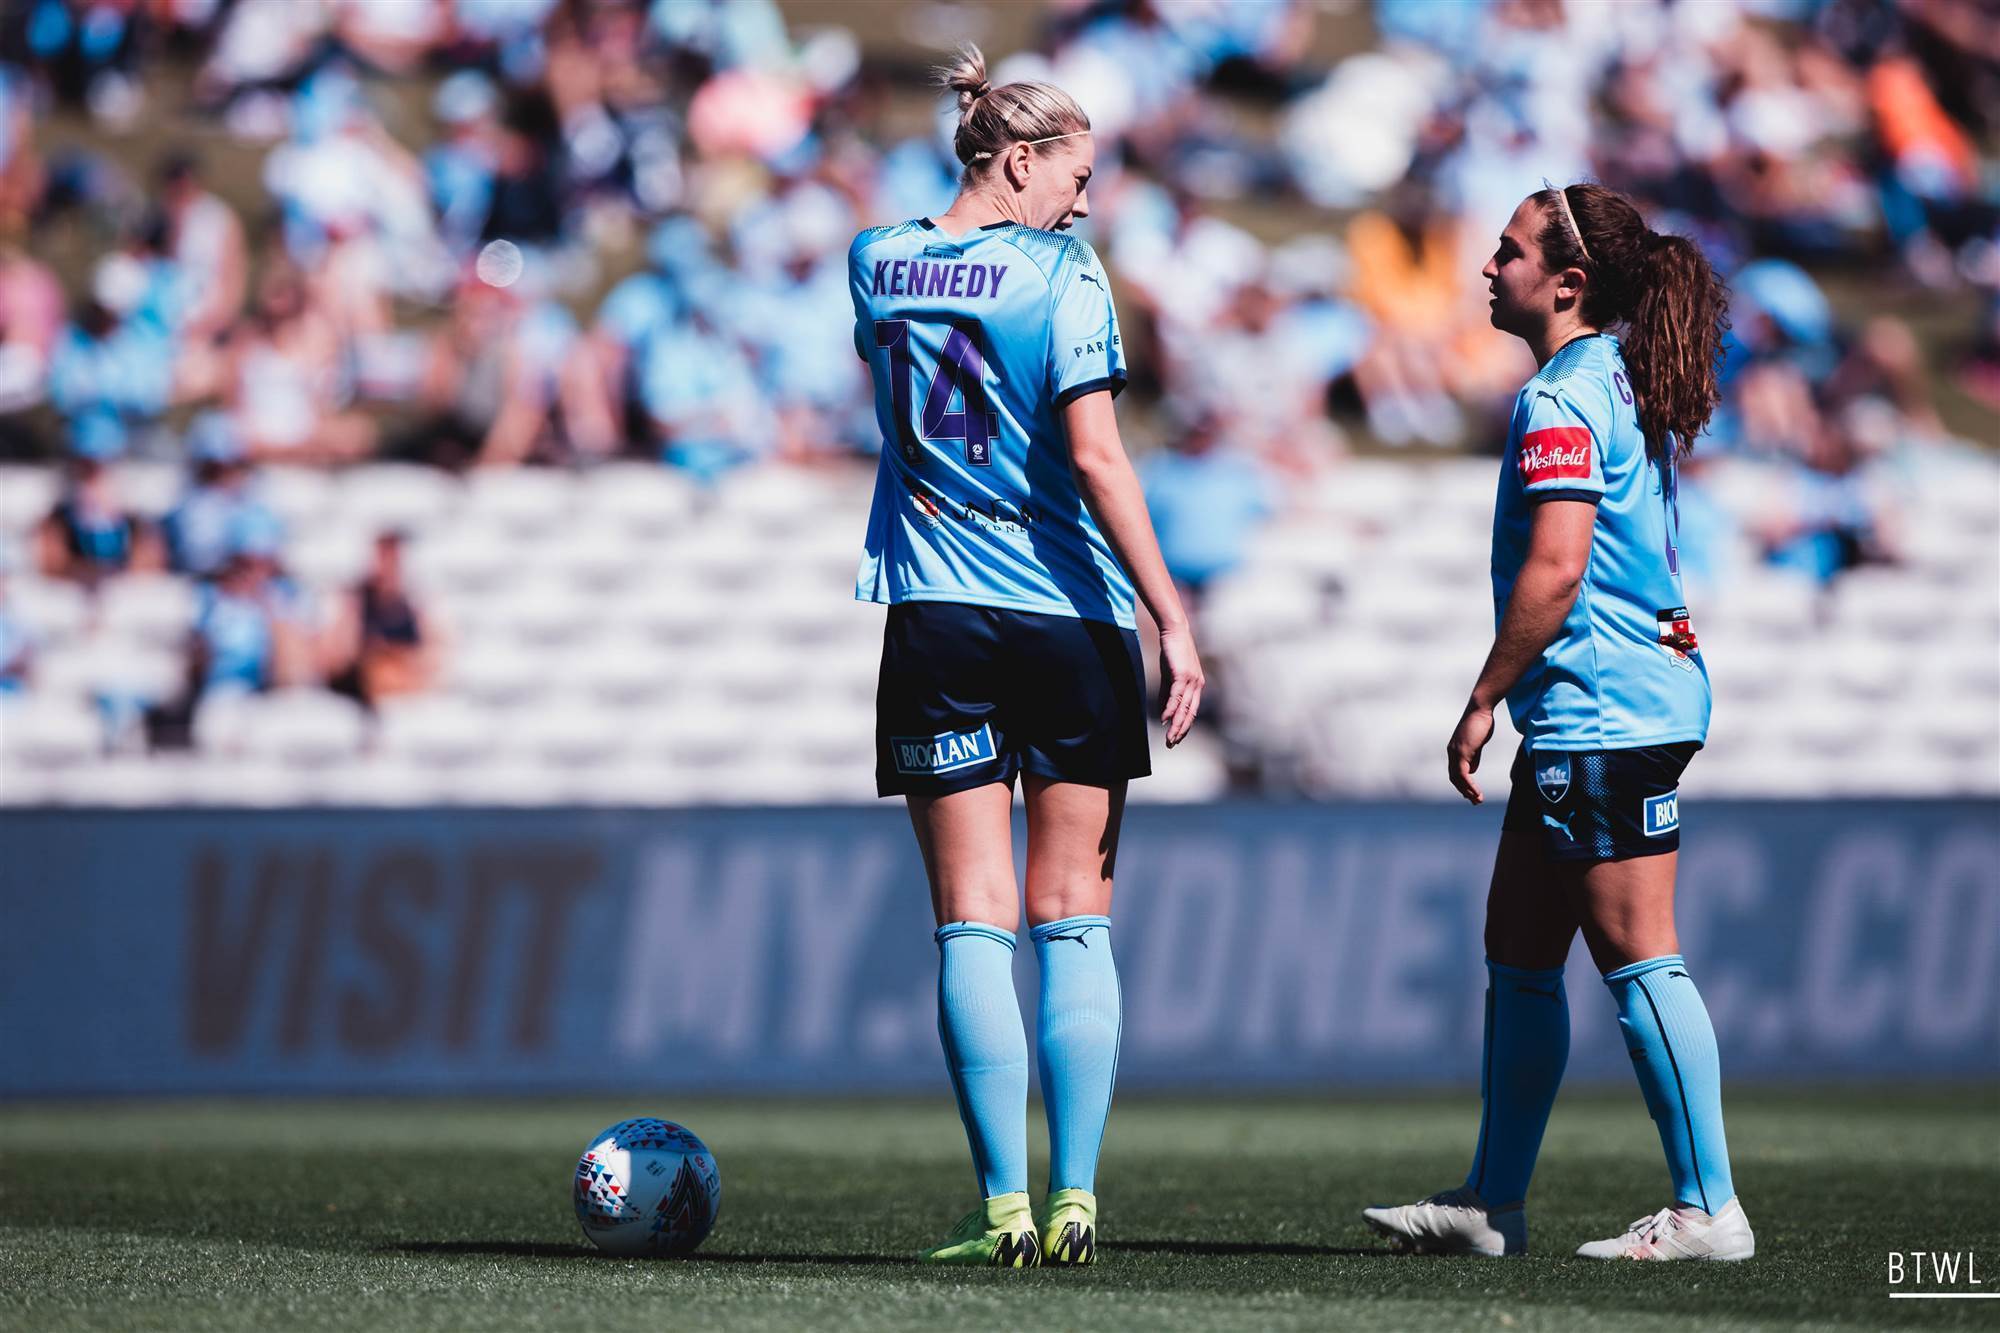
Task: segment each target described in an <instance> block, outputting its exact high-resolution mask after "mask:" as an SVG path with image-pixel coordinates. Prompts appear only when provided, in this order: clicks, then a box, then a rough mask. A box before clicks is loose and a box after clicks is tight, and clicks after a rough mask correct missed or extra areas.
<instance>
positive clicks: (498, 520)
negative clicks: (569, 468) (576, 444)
mask: <svg viewBox="0 0 2000 1333" xmlns="http://www.w3.org/2000/svg"><path fill="white" fill-rule="evenodd" d="M578 496H579V490H578V485H577V482H576V479H575V478H574V477H572V476H571V475H570V474H569V473H567V472H561V471H557V470H555V469H553V468H481V469H478V470H476V471H474V472H473V473H472V474H471V475H470V476H469V477H467V478H466V481H465V511H466V512H467V513H468V514H469V515H471V516H473V517H476V518H479V519H483V520H485V521H486V522H488V523H492V524H495V525H497V526H499V527H501V528H504V529H506V530H508V531H509V532H513V533H515V534H517V535H523V536H532V535H538V534H544V533H549V532H552V531H555V530H557V529H560V528H564V527H566V526H568V524H569V522H570V520H571V518H572V517H573V516H574V515H575V512H576V502H577V499H578Z"/></svg>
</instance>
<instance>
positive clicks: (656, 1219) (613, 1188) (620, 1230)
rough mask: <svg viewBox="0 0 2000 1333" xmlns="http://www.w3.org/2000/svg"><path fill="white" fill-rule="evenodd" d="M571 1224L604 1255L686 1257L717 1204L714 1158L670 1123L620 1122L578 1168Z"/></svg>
mask: <svg viewBox="0 0 2000 1333" xmlns="http://www.w3.org/2000/svg"><path fill="white" fill-rule="evenodd" d="M575 1198H576V1220H577V1221H579V1222H581V1223H582V1224H583V1234H584V1235H586V1236H588V1237H590V1239H591V1241H592V1243H593V1244H595V1245H596V1246H597V1248H598V1249H600V1250H603V1251H604V1252H605V1253H606V1254H629V1255H655V1254H686V1253H687V1252H688V1251H689V1250H692V1249H693V1248H694V1247H695V1246H697V1245H699V1244H701V1242H702V1239H703V1238H704V1237H706V1236H707V1235H708V1232H709V1228H710V1227H713V1226H714V1225H715V1215H716V1212H717V1211H718V1210H719V1209H720V1208H721V1206H722V1174H721V1172H720V1171H718V1170H717V1169H716V1165H715V1154H714V1153H712V1152H710V1151H709V1150H708V1145H707V1144H705V1143H703V1142H702V1141H701V1140H700V1139H698V1138H696V1137H695V1136H694V1134H693V1133H692V1132H691V1131H689V1130H687V1129H685V1128H683V1127H682V1126H680V1125H676V1124H675V1123H674V1122H673V1121H671V1120H653V1119H650V1118H641V1119H637V1120H621V1121H619V1122H618V1123H617V1124H615V1125H613V1126H611V1127H610V1128H609V1129H607V1130H605V1131H604V1132H603V1133H601V1134H596V1135H593V1136H592V1137H591V1140H590V1146H589V1147H588V1148H585V1149H584V1150H583V1156H582V1158H580V1159H579V1160H578V1161H577V1164H576V1189H575Z"/></svg>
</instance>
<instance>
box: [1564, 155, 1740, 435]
mask: <svg viewBox="0 0 2000 1333" xmlns="http://www.w3.org/2000/svg"><path fill="white" fill-rule="evenodd" d="M1561 193H1562V198H1561V199H1558V198H1557V197H1556V195H1557V192H1556V191H1555V190H1554V189H1547V190H1540V191H1537V192H1536V194H1535V196H1534V198H1535V200H1536V202H1537V203H1539V204H1540V205H1541V206H1542V210H1543V212H1544V213H1546V214H1547V215H1548V216H1547V220H1546V221H1545V222H1544V224H1543V226H1542V230H1541V233H1540V235H1539V236H1538V237H1537V239H1538V240H1539V241H1540V243H1541V247H1542V257H1543V260H1544V261H1545V262H1546V264H1547V265H1548V268H1549V270H1550V271H1551V272H1556V271H1559V270H1561V269H1565V268H1580V269H1582V270H1583V273H1584V277H1585V278H1586V280H1587V281H1586V282H1585V284H1584V289H1583V308H1582V310H1581V312H1580V313H1581V314H1582V316H1583V318H1584V321H1585V322H1586V323H1589V324H1591V325H1593V326H1595V327H1597V328H1606V327H1609V326H1611V325H1614V324H1615V325H1620V326H1622V328H1621V336H1620V344H1621V346H1622V348H1623V351H1624V354H1625V369H1626V370H1627V371H1628V372H1629V373H1630V374H1631V376H1632V393H1633V396H1634V397H1635V398H1636V399H1637V407H1638V411H1639V428H1640V429H1641V430H1642V431H1644V432H1645V435H1646V444H1647V447H1648V448H1650V449H1652V450H1654V451H1655V452H1656V453H1658V454H1660V455H1661V456H1663V457H1664V456H1669V455H1672V456H1682V455H1686V454H1687V453H1689V452H1690V451H1692V450H1693V448H1694V441H1695V437H1696V436H1697V435H1700V434H1701V432H1702V430H1703V429H1704V428H1705V427H1707V425H1708V419H1709V417H1710V416H1711V415H1712V414H1713V413H1714V411H1715V407H1716V404H1717V403H1719V402H1721V401H1722V389H1721V385H1720V384H1719V382H1718V380H1717V372H1718V370H1719V369H1720V367H1721V363H1722V334H1723V331H1724V330H1725V329H1727V328H1728V327H1729V289H1728V288H1727V287H1725V286H1724V285H1723V283H1722V280H1721V279H1720V278H1718V277H1717V276H1716V274H1715V270H1714V269H1713V268H1712V267H1710V266H1709V262H1708V257H1707V256H1706V255H1704V254H1702V252H1701V247H1699V246H1697V245H1696V244H1695V243H1694V242H1693V241H1690V240H1688V239H1687V238H1686V237H1684V236H1668V235H1662V234H1661V233H1659V232H1656V231H1654V230H1652V229H1651V228H1650V227H1648V226H1647V225H1646V222H1645V219H1644V218H1642V217H1640V216H1639V210H1638V209H1637V208H1636V207H1634V206H1633V203H1632V201H1631V200H1630V199H1628V198H1626V197H1625V196H1624V195H1622V194H1619V193H1618V192H1617V191H1616V190H1610V189H1606V188H1605V187H1604V186H1602V185H1571V186H1569V187H1567V188H1566V189H1564V190H1563V191H1562V192H1561ZM1565 203H1567V204H1568V206H1569V209H1568V212H1569V216H1567V217H1566V216H1565V215H1564V209H1563V205H1564V204H1565ZM1571 218H1574V219H1575V229H1574V231H1572V229H1571V222H1570V219H1571Z"/></svg>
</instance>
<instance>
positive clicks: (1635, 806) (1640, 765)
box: [1500, 741, 1701, 861]
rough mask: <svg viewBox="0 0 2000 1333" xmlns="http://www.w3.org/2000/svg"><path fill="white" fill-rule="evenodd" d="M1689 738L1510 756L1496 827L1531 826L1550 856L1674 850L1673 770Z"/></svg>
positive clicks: (1676, 801)
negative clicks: (1507, 789) (1502, 812)
mask: <svg viewBox="0 0 2000 1333" xmlns="http://www.w3.org/2000/svg"><path fill="white" fill-rule="evenodd" d="M1700 748H1701V747H1700V746H1699V745H1697V744H1695V743H1694V742H1693V741H1682V742H1680V743H1678V744H1675V745H1646V746H1640V747H1638V748H1635V749H1630V750H1535V751H1533V752H1530V751H1529V749H1528V747H1527V746H1526V745H1525V744H1524V745H1522V747H1521V750H1520V753H1518V754H1517V755H1515V756H1514V767H1513V771H1512V772H1511V773H1510V774H1509V775H1508V776H1509V778H1510V780H1511V781H1512V782H1513V784H1514V790H1513V793H1512V794H1511V795H1510V796H1508V798H1507V815H1506V818H1505V819H1504V820H1503V821H1502V822H1501V825H1500V826H1501V827H1502V828H1503V829H1505V830H1506V831H1508V832H1509V833H1539V834H1540V835H1541V837H1542V851H1543V854H1544V855H1545V856H1547V858H1548V859H1549V860H1551V861H1622V860H1625V859H1626V858H1628V857H1633V856H1659V855H1662V854H1663V853H1666V852H1673V851H1678V850H1680V845H1681V796H1680V781H1681V774H1682V773H1683V772H1685V771H1686V770H1687V766H1688V761H1689V760H1691V759H1693V758H1694V752H1695V751H1696V750H1699V749H1700Z"/></svg>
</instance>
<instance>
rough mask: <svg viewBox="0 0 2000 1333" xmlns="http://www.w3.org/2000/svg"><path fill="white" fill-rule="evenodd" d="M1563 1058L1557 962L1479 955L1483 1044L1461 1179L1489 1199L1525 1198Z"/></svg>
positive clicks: (1564, 1003)
mask: <svg viewBox="0 0 2000 1333" xmlns="http://www.w3.org/2000/svg"><path fill="white" fill-rule="evenodd" d="M1568 1063H1569V996H1568V994H1567V993H1566V992H1565V991H1564V990H1563V974H1562V969H1561V968H1559V967H1557V968H1550V969H1549V970H1547V971H1545V972H1538V971H1530V970H1528V969H1526V968H1519V967H1507V966H1504V965H1502V964H1500V963H1496V962H1494V961H1493V960H1492V959H1490V958H1489V959H1488V960H1487V961H1486V1046H1485V1054H1484V1056H1482V1057H1481V1059H1480V1062H1479V1095H1480V1100H1481V1101H1482V1102H1483V1103H1484V1109H1483V1110H1482V1111H1481V1113H1480V1117H1479V1148H1478V1150H1477V1151H1476V1152H1475V1153H1474V1154H1473V1157H1472V1170H1471V1171H1470V1172H1468V1173H1467V1175H1466V1177H1465V1183H1466V1184H1467V1185H1468V1186H1469V1187H1471V1188H1472V1189H1475V1190H1477V1191H1479V1197H1480V1198H1482V1199H1484V1200H1485V1201H1486V1202H1487V1203H1488V1204H1489V1205H1494V1206H1498V1205H1501V1204H1509V1203H1516V1202H1519V1201H1520V1200H1522V1199H1525V1198H1527V1197H1528V1180H1529V1178H1530V1177H1532V1176H1533V1175H1534V1174H1535V1156H1536V1154H1538V1153H1539V1152H1541V1150H1542V1131H1543V1130H1544V1129H1546V1128H1548V1123H1549V1110H1550V1108H1551V1107H1553V1106H1554V1105H1555V1104H1556V1089H1557V1088H1559V1087H1561V1086H1562V1077H1563V1066H1564V1065H1566V1064H1568Z"/></svg>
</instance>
